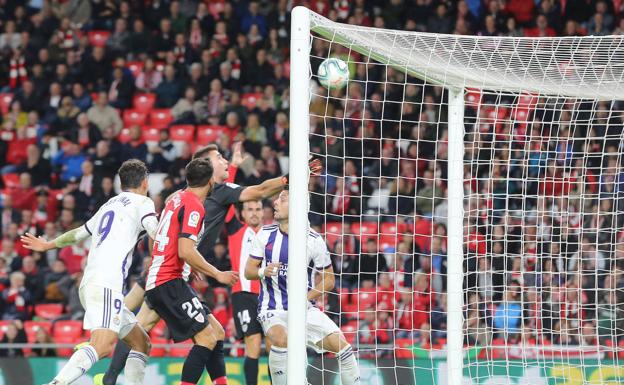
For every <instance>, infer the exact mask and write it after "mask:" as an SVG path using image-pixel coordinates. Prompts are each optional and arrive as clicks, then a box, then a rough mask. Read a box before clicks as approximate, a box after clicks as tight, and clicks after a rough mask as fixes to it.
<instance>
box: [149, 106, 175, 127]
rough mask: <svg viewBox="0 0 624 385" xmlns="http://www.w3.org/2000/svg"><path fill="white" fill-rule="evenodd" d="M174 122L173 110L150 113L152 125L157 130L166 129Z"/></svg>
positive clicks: (166, 109)
mask: <svg viewBox="0 0 624 385" xmlns="http://www.w3.org/2000/svg"><path fill="white" fill-rule="evenodd" d="M171 122H173V115H171V110H170V109H168V108H163V109H159V110H152V112H150V125H151V126H152V127H156V128H166V127H169V125H170V124H171Z"/></svg>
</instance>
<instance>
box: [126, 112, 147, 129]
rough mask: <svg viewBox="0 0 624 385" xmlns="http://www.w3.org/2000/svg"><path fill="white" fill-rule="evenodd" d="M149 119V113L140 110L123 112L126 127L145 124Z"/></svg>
mask: <svg viewBox="0 0 624 385" xmlns="http://www.w3.org/2000/svg"><path fill="white" fill-rule="evenodd" d="M146 121H147V114H146V113H144V112H141V111H138V110H125V111H124V112H123V124H124V127H131V126H143V125H145V122H146Z"/></svg>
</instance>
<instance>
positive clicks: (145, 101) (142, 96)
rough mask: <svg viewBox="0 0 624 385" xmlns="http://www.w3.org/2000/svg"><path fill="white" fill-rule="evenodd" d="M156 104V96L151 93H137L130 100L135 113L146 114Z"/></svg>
mask: <svg viewBox="0 0 624 385" xmlns="http://www.w3.org/2000/svg"><path fill="white" fill-rule="evenodd" d="M154 103H156V94H152V93H137V94H134V97H133V98H132V106H133V107H134V110H135V111H139V112H142V113H144V114H147V113H149V112H150V110H151V109H152V108H153V107H154Z"/></svg>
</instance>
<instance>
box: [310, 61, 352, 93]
mask: <svg viewBox="0 0 624 385" xmlns="http://www.w3.org/2000/svg"><path fill="white" fill-rule="evenodd" d="M317 75H318V79H319V81H320V82H321V85H322V86H323V87H325V88H327V89H330V90H336V89H340V88H342V87H344V86H345V85H346V84H347V81H348V80H349V67H348V66H347V63H345V62H344V61H342V60H340V59H336V58H329V59H325V60H323V62H322V63H321V65H320V66H319V68H318V72H317Z"/></svg>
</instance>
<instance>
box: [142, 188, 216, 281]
mask: <svg viewBox="0 0 624 385" xmlns="http://www.w3.org/2000/svg"><path fill="white" fill-rule="evenodd" d="M203 223H204V205H203V204H202V202H200V200H199V198H198V197H197V195H195V194H193V193H191V192H188V191H186V190H182V191H179V192H177V193H175V194H174V195H173V196H172V197H171V199H169V201H168V202H167V204H166V205H165V208H164V210H163V212H162V214H161V215H160V222H159V223H158V229H157V231H156V237H155V239H154V249H153V251H152V264H151V266H150V269H149V273H148V274H147V279H146V283H145V290H150V289H153V288H155V287H157V286H160V285H162V284H163V283H166V282H169V281H172V280H174V279H177V278H182V279H184V278H186V276H187V275H188V271H186V270H187V269H188V265H186V263H185V262H184V260H182V259H181V258H180V257H179V255H178V238H189V239H191V240H193V241H195V242H197V240H198V239H199V238H200V236H201V232H202V229H203Z"/></svg>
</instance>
